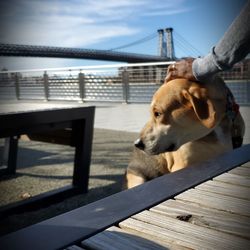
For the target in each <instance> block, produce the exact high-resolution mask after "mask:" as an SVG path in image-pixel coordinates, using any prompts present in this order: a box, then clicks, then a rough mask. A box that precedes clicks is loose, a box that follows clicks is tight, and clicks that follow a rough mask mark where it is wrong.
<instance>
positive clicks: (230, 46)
mask: <svg viewBox="0 0 250 250" xmlns="http://www.w3.org/2000/svg"><path fill="white" fill-rule="evenodd" d="M249 23H250V1H248V2H247V3H246V5H245V6H244V8H243V9H242V11H241V13H240V14H239V16H238V17H237V18H236V19H235V20H234V21H233V23H232V24H231V26H230V27H229V29H228V30H227V32H226V33H225V34H224V36H223V37H222V39H221V40H220V41H219V43H218V44H217V45H216V46H215V47H213V49H212V51H211V53H209V54H208V55H206V56H205V57H203V58H196V59H194V58H189V59H186V60H182V61H179V62H177V63H176V64H175V67H173V66H170V67H169V69H168V75H167V77H166V81H169V80H172V79H174V78H178V77H184V78H187V79H189V80H198V81H202V80H204V79H206V78H208V77H209V76H211V75H213V74H216V73H218V72H219V71H223V70H227V69H230V68H231V67H232V66H233V65H234V64H235V63H236V62H239V61H240V60H242V59H244V57H245V56H246V55H247V54H248V53H249V52H250V25H249Z"/></svg>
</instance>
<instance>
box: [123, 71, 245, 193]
mask: <svg viewBox="0 0 250 250" xmlns="http://www.w3.org/2000/svg"><path fill="white" fill-rule="evenodd" d="M229 97H232V94H231V92H230V90H229V89H228V88H227V87H226V85H225V83H224V81H223V80H222V79H221V78H219V77H218V76H214V77H212V78H211V79H210V80H209V81H208V82H207V83H197V82H191V81H188V80H186V79H175V80H172V81H169V82H167V83H164V84H163V85H162V86H161V87H160V88H159V89H158V90H157V91H156V93H155V94H154V96H153V99H152V103H151V108H150V112H151V117H150V120H149V121H148V123H147V124H146V125H145V127H144V128H143V129H142V131H141V134H140V138H139V139H138V140H137V141H136V142H135V149H134V153H133V157H132V159H131V161H130V163H129V166H128V168H127V171H126V187H127V188H131V187H134V186H137V185H139V184H142V183H144V182H145V181H147V180H150V179H153V178H155V177H158V176H160V175H163V174H166V173H170V172H174V171H177V170H179V169H182V168H185V167H188V166H190V165H193V164H197V163H200V162H202V161H205V160H208V159H211V158H213V157H215V156H216V155H219V154H221V153H224V152H227V151H229V150H232V149H233V144H232V138H233V140H234V139H235V138H238V140H239V141H240V142H239V143H238V144H239V145H237V146H240V145H241V143H242V140H243V135H244V131H245V126H244V121H243V119H242V116H241V114H240V112H236V113H235V114H234V117H232V116H231V115H229V111H230V112H231V113H232V110H231V107H232V105H233V104H232V103H229V102H230V100H229ZM229 109H230V110H229Z"/></svg>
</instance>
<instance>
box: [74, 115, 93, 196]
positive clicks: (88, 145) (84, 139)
mask: <svg viewBox="0 0 250 250" xmlns="http://www.w3.org/2000/svg"><path fill="white" fill-rule="evenodd" d="M93 123H94V112H93V114H92V112H90V114H89V117H88V118H87V119H85V120H77V121H74V122H73V126H72V133H73V141H74V146H75V159H74V172H73V186H74V187H76V188H79V189H80V190H81V191H82V192H84V193H86V192H88V182H89V170H90V162H91V151H92V139H93Z"/></svg>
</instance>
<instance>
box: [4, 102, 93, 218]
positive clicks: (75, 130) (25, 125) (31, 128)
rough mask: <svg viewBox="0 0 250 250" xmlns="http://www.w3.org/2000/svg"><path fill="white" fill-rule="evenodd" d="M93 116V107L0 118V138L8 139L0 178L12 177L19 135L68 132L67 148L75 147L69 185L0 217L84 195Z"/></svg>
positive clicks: (10, 207) (11, 207)
mask: <svg viewBox="0 0 250 250" xmlns="http://www.w3.org/2000/svg"><path fill="white" fill-rule="evenodd" d="M94 113H95V107H93V106H88V107H74V108H60V109H47V110H38V111H37V110H35V111H27V112H16V113H2V114H0V138H8V139H7V143H6V145H5V152H4V154H5V155H4V157H5V161H6V166H7V167H6V168H5V169H1V172H0V174H15V172H16V165H17V153H18V138H19V136H20V135H22V134H30V133H35V132H43V131H51V130H55V129H62V128H71V129H72V133H71V146H74V147H75V157H74V170H73V180H72V185H69V186H66V187H63V188H60V189H57V190H53V191H50V192H46V193H43V194H41V195H37V196H34V197H32V198H30V199H28V200H27V201H21V202H17V203H15V204H11V205H7V206H5V207H2V208H0V216H3V215H5V214H6V213H12V212H15V211H19V212H20V211H21V210H27V209H28V208H29V207H31V206H32V207H33V206H40V205H44V204H45V203H46V202H51V201H56V200H57V199H60V198H62V197H66V195H71V194H72V193H76V192H81V193H84V192H87V191H88V180H89V168H90V161H91V151H92V139H93V127H94Z"/></svg>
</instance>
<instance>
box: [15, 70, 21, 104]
mask: <svg viewBox="0 0 250 250" xmlns="http://www.w3.org/2000/svg"><path fill="white" fill-rule="evenodd" d="M15 90H16V99H17V100H19V99H20V86H19V78H18V73H16V74H15Z"/></svg>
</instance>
